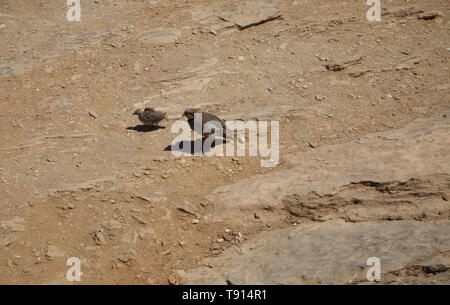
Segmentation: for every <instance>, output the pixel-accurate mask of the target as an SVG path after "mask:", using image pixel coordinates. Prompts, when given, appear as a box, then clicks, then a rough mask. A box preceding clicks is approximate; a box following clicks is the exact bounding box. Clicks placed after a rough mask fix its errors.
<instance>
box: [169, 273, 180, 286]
mask: <svg viewBox="0 0 450 305" xmlns="http://www.w3.org/2000/svg"><path fill="white" fill-rule="evenodd" d="M168 282H169V284H170V285H178V284H179V283H180V280H179V278H178V276H177V275H176V274H175V273H172V274H171V275H170V276H169V278H168Z"/></svg>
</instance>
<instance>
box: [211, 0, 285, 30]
mask: <svg viewBox="0 0 450 305" xmlns="http://www.w3.org/2000/svg"><path fill="white" fill-rule="evenodd" d="M279 17H281V11H280V7H279V6H278V5H276V4H270V3H264V2H250V3H246V4H244V5H242V6H238V7H237V8H235V9H234V10H231V11H228V12H224V13H222V14H219V18H221V19H223V20H225V21H229V22H232V23H234V24H236V26H237V27H238V29H239V30H243V29H246V28H248V27H251V26H254V25H259V24H261V23H264V22H267V21H270V20H274V19H277V18H279Z"/></svg>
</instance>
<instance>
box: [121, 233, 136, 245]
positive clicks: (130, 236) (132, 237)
mask: <svg viewBox="0 0 450 305" xmlns="http://www.w3.org/2000/svg"><path fill="white" fill-rule="evenodd" d="M137 238H138V233H137V232H136V231H128V232H126V233H125V234H124V235H123V236H122V242H124V243H129V244H135V243H136V242H137Z"/></svg>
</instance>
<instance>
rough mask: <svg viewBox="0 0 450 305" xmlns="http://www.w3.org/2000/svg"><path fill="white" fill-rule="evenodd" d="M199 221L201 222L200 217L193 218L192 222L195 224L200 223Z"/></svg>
mask: <svg viewBox="0 0 450 305" xmlns="http://www.w3.org/2000/svg"><path fill="white" fill-rule="evenodd" d="M199 222H200V220H198V219H196V218H194V219H192V223H193V224H198V223H199Z"/></svg>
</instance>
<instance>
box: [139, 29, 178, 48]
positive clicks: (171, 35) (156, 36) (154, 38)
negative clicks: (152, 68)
mask: <svg viewBox="0 0 450 305" xmlns="http://www.w3.org/2000/svg"><path fill="white" fill-rule="evenodd" d="M180 37H181V31H180V30H178V29H176V28H170V29H161V30H160V31H158V32H156V33H152V34H150V35H147V36H145V37H142V38H141V39H139V40H140V41H141V42H144V43H151V44H166V43H171V42H175V41H176V40H178V39H179V38H180Z"/></svg>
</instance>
